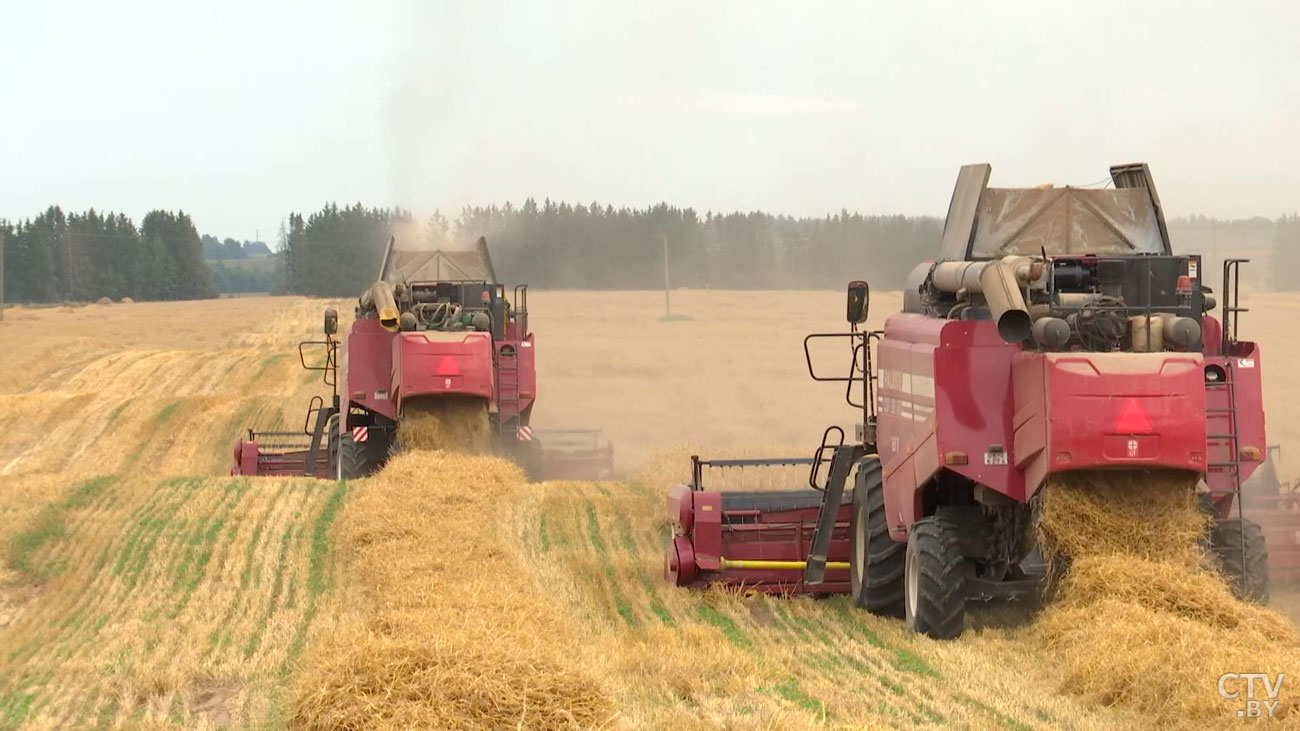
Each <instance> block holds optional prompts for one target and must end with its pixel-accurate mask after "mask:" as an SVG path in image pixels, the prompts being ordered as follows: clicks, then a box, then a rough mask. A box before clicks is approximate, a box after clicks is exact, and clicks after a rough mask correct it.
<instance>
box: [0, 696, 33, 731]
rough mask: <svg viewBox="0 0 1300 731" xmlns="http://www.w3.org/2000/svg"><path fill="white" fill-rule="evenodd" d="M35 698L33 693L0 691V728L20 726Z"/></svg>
mask: <svg viewBox="0 0 1300 731" xmlns="http://www.w3.org/2000/svg"><path fill="white" fill-rule="evenodd" d="M35 700H36V694H35V693H18V692H16V693H0V729H16V728H20V727H21V726H22V725H23V722H24V721H26V720H27V714H28V713H29V712H30V711H31V709H32V702H33V701H35Z"/></svg>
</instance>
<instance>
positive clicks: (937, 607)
mask: <svg viewBox="0 0 1300 731" xmlns="http://www.w3.org/2000/svg"><path fill="white" fill-rule="evenodd" d="M964 563H965V557H964V556H963V555H962V551H961V543H960V541H959V540H958V537H957V526H956V525H955V524H953V523H952V522H950V521H947V520H944V519H943V518H936V517H930V518H922V519H921V520H918V521H916V523H915V524H913V525H912V531H911V533H910V534H909V535H908V538H907V560H906V568H905V569H904V571H903V573H904V579H903V584H904V594H905V597H906V601H905V602H904V609H905V612H904V614H905V617H904V618H905V619H906V621H907V628H908V629H909V630H912V631H913V632H917V633H920V634H923V635H926V636H928V637H933V638H934V639H936V640H949V639H952V638H954V637H956V636H957V635H960V634H961V632H962V629H964V627H965V625H966V574H965V566H964V565H963V564H964Z"/></svg>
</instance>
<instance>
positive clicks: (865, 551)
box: [849, 457, 907, 618]
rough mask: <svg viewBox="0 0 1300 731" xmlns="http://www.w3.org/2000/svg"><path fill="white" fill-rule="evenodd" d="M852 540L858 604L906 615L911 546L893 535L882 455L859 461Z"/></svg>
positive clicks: (852, 586)
mask: <svg viewBox="0 0 1300 731" xmlns="http://www.w3.org/2000/svg"><path fill="white" fill-rule="evenodd" d="M849 543H850V546H849V547H850V554H849V593H850V596H852V597H853V603H854V605H856V606H858V607H861V608H862V609H865V610H867V611H868V612H871V613H872V614H878V615H880V616H882V617H898V618H902V617H903V614H904V610H903V571H904V568H905V564H906V558H907V556H906V554H907V546H906V544H903V543H899V542H898V541H895V540H894V539H892V538H890V537H889V525H888V523H887V522H886V520H885V485H884V480H883V477H882V475H881V471H880V459H879V458H876V457H869V458H867V459H864V460H862V461H861V462H859V463H858V473H857V477H856V479H855V484H854V487H853V510H852V512H851V513H850V517H849Z"/></svg>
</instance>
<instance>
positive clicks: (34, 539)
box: [6, 475, 117, 581]
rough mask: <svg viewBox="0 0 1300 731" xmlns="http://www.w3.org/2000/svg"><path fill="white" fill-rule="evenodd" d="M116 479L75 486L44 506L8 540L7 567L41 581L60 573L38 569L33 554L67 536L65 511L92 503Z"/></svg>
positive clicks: (104, 478)
mask: <svg viewBox="0 0 1300 731" xmlns="http://www.w3.org/2000/svg"><path fill="white" fill-rule="evenodd" d="M116 480H117V477H116V476H115V475H101V476H99V477H92V478H90V479H89V480H85V481H83V482H81V483H78V484H77V485H76V486H75V487H73V488H72V490H71V491H69V492H68V494H67V495H66V496H65V497H64V498H63V499H62V500H60V501H59V502H57V503H55V504H53V505H47V506H45V508H43V509H42V510H41V511H40V512H39V513H37V515H36V517H35V518H33V519H32V522H31V523H30V524H29V525H28V526H27V527H26V528H24V529H23V530H21V531H19V532H18V533H17V534H16V535H14V537H13V538H11V539H10V541H9V551H8V556H7V558H6V564H7V565H8V566H9V568H11V569H13V570H15V571H17V572H18V573H20V574H22V575H23V576H24V577H25V578H27V579H29V580H35V581H43V580H45V579H47V578H49V577H50V576H51V575H53V574H54V573H57V572H58V571H60V570H61V568H60V566H59V565H50V566H38V565H37V560H36V554H37V553H38V552H39V551H40V550H41V549H42V548H44V547H45V546H47V545H49V544H50V543H52V542H54V541H57V540H60V539H62V538H65V537H67V535H68V526H67V516H66V514H67V512H68V511H69V510H77V509H80V508H84V507H86V506H88V505H90V504H91V503H93V502H94V501H95V499H96V498H98V497H99V496H100V495H101V494H102V493H103V492H104V490H105V489H106V488H107V487H108V486H109V485H112V484H113V482H114V481H116Z"/></svg>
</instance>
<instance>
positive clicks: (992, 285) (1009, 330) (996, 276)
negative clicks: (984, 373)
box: [980, 261, 1033, 343]
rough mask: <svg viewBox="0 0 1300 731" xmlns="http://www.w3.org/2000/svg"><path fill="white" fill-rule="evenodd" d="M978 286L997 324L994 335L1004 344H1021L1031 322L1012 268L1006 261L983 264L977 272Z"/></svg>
mask: <svg viewBox="0 0 1300 731" xmlns="http://www.w3.org/2000/svg"><path fill="white" fill-rule="evenodd" d="M980 288H981V289H983V290H984V300H985V301H986V302H988V305H989V312H990V313H992V315H993V321H994V322H996V323H997V325H998V335H1001V336H1002V339H1003V340H1005V341H1006V342H1008V343H1023V342H1024V341H1025V339H1026V338H1028V337H1029V332H1030V329H1031V328H1032V327H1033V323H1032V321H1031V320H1030V318H1029V308H1028V307H1026V306H1025V296H1024V294H1022V293H1021V291H1020V282H1019V281H1017V278H1016V267H1015V266H1014V265H1012V264H1010V263H1007V262H1006V261H990V262H988V263H986V264H985V265H984V268H983V269H982V270H981V271H980Z"/></svg>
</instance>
